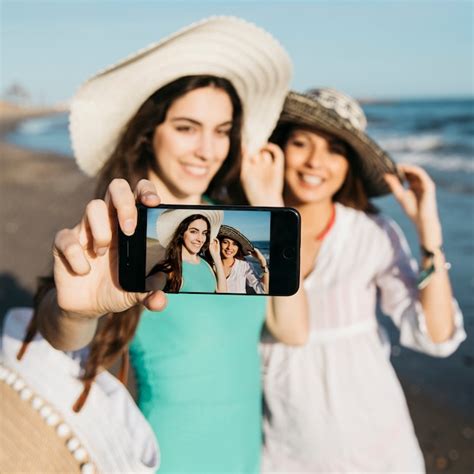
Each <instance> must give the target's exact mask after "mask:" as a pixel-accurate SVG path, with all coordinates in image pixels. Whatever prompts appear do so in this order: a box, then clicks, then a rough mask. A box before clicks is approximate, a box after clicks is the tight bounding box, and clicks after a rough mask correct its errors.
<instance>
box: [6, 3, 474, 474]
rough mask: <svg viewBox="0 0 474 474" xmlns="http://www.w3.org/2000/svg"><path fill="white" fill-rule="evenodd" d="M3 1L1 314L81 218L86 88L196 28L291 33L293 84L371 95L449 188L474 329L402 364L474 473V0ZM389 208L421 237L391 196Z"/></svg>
mask: <svg viewBox="0 0 474 474" xmlns="http://www.w3.org/2000/svg"><path fill="white" fill-rule="evenodd" d="M0 8H1V12H0V13H1V38H0V40H1V41H0V44H1V50H0V55H1V73H0V94H1V99H0V140H1V142H0V160H1V161H0V163H1V170H2V172H1V174H0V184H1V191H0V192H1V201H0V202H1V204H0V218H1V226H2V230H1V242H2V244H1V261H0V316H1V317H3V315H4V313H5V311H6V309H7V308H8V307H10V306H13V305H16V306H25V305H31V303H32V294H33V292H34V287H35V281H36V278H37V277H38V276H39V275H44V274H46V273H48V271H49V269H50V261H49V255H50V247H51V242H52V238H53V236H54V233H55V232H56V231H57V230H58V229H60V228H62V227H64V226H72V225H74V224H75V222H76V221H77V220H78V218H79V216H80V214H81V212H82V210H83V206H84V204H85V203H86V202H87V201H88V200H89V199H90V197H91V196H92V193H93V182H92V181H91V180H89V179H88V178H86V177H84V176H82V175H81V174H80V172H79V171H78V170H77V168H76V166H75V163H74V161H73V160H72V152H71V148H70V144H69V138H68V125H67V107H68V101H69V99H70V97H71V96H72V95H73V94H74V92H75V91H76V89H77V88H78V86H79V85H80V84H81V83H82V82H83V81H84V80H85V79H87V78H88V77H90V76H92V75H93V74H95V73H96V72H97V71H99V70H100V69H103V68H104V67H106V66H108V65H110V64H113V63H114V62H116V61H118V60H120V59H122V58H123V57H125V56H126V55H128V54H130V53H133V52H134V51H136V50H137V49H140V48H142V47H144V46H146V45H148V44H150V43H153V42H156V41H158V40H159V39H160V38H162V37H163V36H165V35H167V34H170V33H172V32H173V31H175V30H176V29H178V28H180V27H183V26H186V25H188V24H189V23H191V22H193V21H196V20H199V19H201V18H204V17H207V16H211V15H221V14H223V15H237V16H240V17H242V18H245V19H247V20H249V21H252V22H254V23H256V24H258V25H260V26H262V27H264V28H265V29H267V30H268V31H270V32H271V33H272V34H273V35H274V36H276V37H277V38H278V39H279V40H280V42H281V43H282V44H283V46H284V47H285V48H286V49H287V50H288V52H289V53H290V55H291V57H292V59H293V62H294V80H293V83H292V87H293V88H294V89H296V90H299V91H304V90H306V89H309V88H312V87H320V86H325V87H334V88H337V89H340V90H342V91H344V92H346V93H348V94H349V95H351V96H353V97H356V98H358V99H359V100H361V101H362V103H363V107H364V110H365V112H366V114H367V117H368V122H369V127H368V131H369V134H370V135H371V136H372V137H373V138H375V139H376V140H378V141H379V143H380V144H381V145H382V146H383V147H385V148H386V149H387V150H388V151H389V152H390V153H391V154H392V156H393V157H394V158H395V160H396V161H398V162H406V163H414V164H419V165H421V166H423V167H425V169H426V170H427V171H428V172H429V173H430V174H431V176H432V177H433V178H434V180H435V182H436V184H437V188H438V199H439V208H440V213H441V218H442V222H443V225H444V240H445V251H446V255H447V259H448V260H449V261H450V262H451V264H452V269H451V277H452V281H453V284H454V292H455V296H456V297H457V299H458V301H459V304H460V306H461V309H462V311H463V313H464V317H465V325H466V331H467V333H468V339H467V340H466V341H465V342H464V343H463V344H462V345H461V347H460V348H459V350H458V351H457V352H456V353H455V354H454V355H453V356H451V357H448V358H446V359H432V358H429V357H427V356H424V355H422V354H418V353H415V352H413V351H410V350H407V349H404V348H402V347H400V346H399V345H398V339H397V334H396V331H394V329H393V327H392V325H391V323H390V321H389V320H388V319H387V318H384V317H381V323H382V324H383V325H385V326H386V327H387V328H388V330H389V333H390V335H391V337H392V362H393V364H394V365H395V368H396V370H397V373H398V376H399V377H400V379H401V381H402V384H403V387H404V390H405V393H406V395H407V398H408V402H409V406H410V410H411V413H412V417H413V419H414V422H415V427H416V430H417V434H418V436H419V439H420V444H421V447H422V449H423V452H424V454H425V459H426V463H427V468H428V471H430V472H472V471H473V469H474V454H473V452H474V450H473V449H472V446H473V444H474V443H473V441H474V296H473V295H474V252H473V250H474V199H473V195H474V59H473V58H474V56H473V44H474V43H473V25H474V23H473V19H474V3H473V2H471V1H465V2H464V1H412V2H404V1H399V2H390V1H379V2H373V1H350V2H349V1H346V2H339V1H331V2H329V1H304V2H298V1H291V2H290V1H270V0H269V1H256V2H255V1H252V2H250V1H233V2H230V1H229V2H228V1H219V2H217V1H215V2H206V1H191V0H188V1H174V2H171V1H170V2H162V1H155V2H140V1H134V2H132V1H94V2H90V1H76V0H71V1H68V2H61V3H60V2H45V1H33V0H31V1H6V0H2V2H1V3H0ZM376 204H377V205H378V206H379V207H380V208H381V209H382V210H383V211H385V212H386V213H388V214H390V215H391V216H392V217H393V218H394V219H396V220H397V222H398V223H399V224H400V225H401V226H402V228H403V230H404V231H405V232H406V234H407V236H408V238H409V241H410V242H411V244H412V249H413V252H414V254H415V255H416V256H418V249H417V244H416V238H415V237H416V236H415V234H414V232H413V229H412V227H411V226H410V223H409V222H408V221H407V219H406V218H405V217H404V215H403V213H402V212H401V210H400V209H399V207H398V205H397V204H396V203H395V202H394V200H393V198H392V197H386V198H383V199H379V200H377V202H376Z"/></svg>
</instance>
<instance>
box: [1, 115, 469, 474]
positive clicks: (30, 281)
mask: <svg viewBox="0 0 474 474" xmlns="http://www.w3.org/2000/svg"><path fill="white" fill-rule="evenodd" d="M0 111H1V110H0ZM50 111H51V110H50ZM32 113H34V114H37V115H32ZM2 115H3V116H2V117H1V120H0V164H1V169H2V173H1V174H0V186H1V190H2V191H1V192H2V198H3V199H2V206H1V207H0V216H1V221H2V225H3V232H2V251H1V260H0V262H1V263H0V281H1V284H0V319H3V316H4V313H5V310H6V309H7V308H8V307H11V306H31V304H32V295H33V292H34V288H35V285H36V278H37V277H38V276H41V275H46V274H48V272H49V271H50V265H51V257H50V256H51V243H52V240H53V237H54V234H55V233H56V232H57V231H58V230H59V229H61V228H63V227H72V226H74V225H75V224H76V223H77V222H78V220H79V218H80V216H81V214H82V211H83V209H84V206H85V204H86V203H87V201H88V200H89V199H91V197H92V195H93V188H94V182H93V180H92V179H90V178H87V177H86V176H84V175H83V174H82V173H81V172H80V170H79V169H78V168H77V166H76V164H75V162H74V161H73V160H71V159H68V158H66V157H64V156H60V155H55V154H53V153H49V152H39V151H30V150H25V149H21V148H19V147H16V146H13V145H11V144H8V143H6V142H5V141H3V139H2V137H3V136H4V134H5V133H6V132H7V131H10V130H12V128H14V127H15V126H16V125H17V124H18V123H19V122H20V121H21V120H24V119H25V118H32V117H38V116H40V115H48V112H47V110H46V109H42V110H41V111H39V110H38V111H34V112H33V111H29V113H28V112H26V111H25V113H24V114H23V115H22V114H17V115H14V114H12V115H10V116H7V115H6V114H3V113H2ZM456 357H461V356H460V355H459V356H458V355H456V354H455V355H454V356H453V360H457V359H456ZM461 362H462V361H460V362H459V363H460V364H461ZM394 363H395V367H396V368H397V365H399V362H398V361H395V360H394ZM445 370H447V369H445ZM466 370H467V371H470V372H466V375H465V376H466V377H469V376H471V377H472V367H467V368H466ZM400 373H401V371H398V374H399V377H400ZM412 380H413V379H410V381H408V380H407V379H403V378H402V385H403V388H404V391H405V395H406V397H407V401H408V405H409V408H410V412H411V415H412V418H413V421H414V424H415V429H416V432H417V435H418V439H419V442H420V445H421V448H422V450H423V453H424V455H425V461H426V468H427V471H428V472H446V473H464V472H466V473H467V472H472V471H473V469H474V453H473V450H472V449H471V446H472V444H473V441H474V415H472V414H469V413H462V412H459V411H458V409H456V408H455V407H452V406H450V405H449V404H448V403H441V402H440V401H439V400H434V398H433V397H432V396H430V394H429V393H428V391H426V389H425V386H424V385H425V384H424V383H423V381H420V382H419V383H413V382H412ZM466 386H467V384H466ZM373 455H376V453H373Z"/></svg>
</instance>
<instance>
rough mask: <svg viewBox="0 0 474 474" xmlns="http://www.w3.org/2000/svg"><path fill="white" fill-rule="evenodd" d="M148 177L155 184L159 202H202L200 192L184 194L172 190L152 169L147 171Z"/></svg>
mask: <svg viewBox="0 0 474 474" xmlns="http://www.w3.org/2000/svg"><path fill="white" fill-rule="evenodd" d="M148 179H149V180H150V181H151V182H152V183H153V184H154V185H155V187H156V190H157V192H158V196H160V200H161V204H202V203H203V199H202V195H201V194H196V195H185V194H182V193H179V192H178V191H177V190H174V191H173V190H172V189H171V188H170V187H169V186H167V185H166V184H165V183H164V181H163V180H162V179H161V178H159V177H158V175H157V174H156V173H155V172H154V171H151V170H150V171H149V172H148Z"/></svg>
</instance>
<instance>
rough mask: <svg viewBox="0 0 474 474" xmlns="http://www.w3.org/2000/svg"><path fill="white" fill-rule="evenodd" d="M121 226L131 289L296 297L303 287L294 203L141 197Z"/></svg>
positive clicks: (123, 275) (123, 277) (124, 283)
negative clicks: (132, 221)
mask: <svg viewBox="0 0 474 474" xmlns="http://www.w3.org/2000/svg"><path fill="white" fill-rule="evenodd" d="M137 210H138V224H137V227H136V230H135V233H134V234H133V235H132V236H127V235H125V234H124V233H123V232H122V231H121V230H120V228H119V230H118V234H119V283H120V285H121V287H122V288H123V289H124V290H126V291H131V292H145V291H153V290H163V291H165V292H167V293H191V294H223V295H225V294H233V295H236V294H238V295H244V294H245V295H269V296H290V295H293V294H294V293H296V291H297V290H298V287H299V271H300V270H299V267H300V216H299V214H298V211H296V210H295V209H292V208H284V207H283V208H276V207H248V206H190V205H189V206H188V205H186V206H179V205H160V206H157V207H154V208H148V207H145V206H143V205H141V204H137Z"/></svg>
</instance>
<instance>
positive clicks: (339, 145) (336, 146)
mask: <svg viewBox="0 0 474 474" xmlns="http://www.w3.org/2000/svg"><path fill="white" fill-rule="evenodd" d="M329 149H330V150H331V152H332V153H335V154H338V155H342V156H347V146H346V144H345V143H343V142H340V141H339V140H332V141H331V142H330V143H329Z"/></svg>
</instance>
